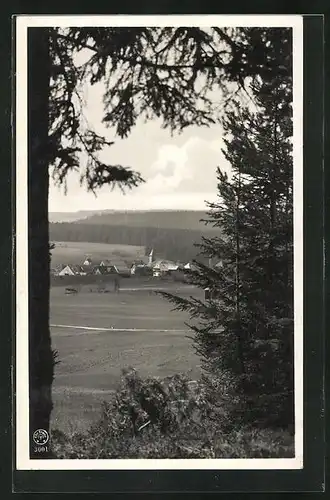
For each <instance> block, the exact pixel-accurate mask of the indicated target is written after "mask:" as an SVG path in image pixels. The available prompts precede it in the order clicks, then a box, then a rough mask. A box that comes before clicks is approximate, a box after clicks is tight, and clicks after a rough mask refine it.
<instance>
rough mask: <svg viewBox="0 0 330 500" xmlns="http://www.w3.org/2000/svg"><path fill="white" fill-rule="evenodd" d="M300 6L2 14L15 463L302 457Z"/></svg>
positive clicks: (290, 465)
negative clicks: (12, 132)
mask: <svg viewBox="0 0 330 500" xmlns="http://www.w3.org/2000/svg"><path fill="white" fill-rule="evenodd" d="M302 50H303V25H302V16H299V15H286V16H276V15H273V16H264V15H262V16H244V15H242V16H229V15H228V16H216V15H214V16H174V15H173V16H171V15H170V16H119V15H118V16H89V17H88V16H51V15H49V16H17V19H16V183H17V184H16V302H17V310H16V448H17V469H22V470H25V469H30V470H31V469H42V470H44V469H68V470H69V469H74V468H77V469H79V468H85V469H125V468H127V469H148V468H149V469H162V468H164V469H185V468H186V469H189V468H191V469H194V468H195V469H236V468H238V469H300V468H302V467H303V416H302V415H303V414H302V408H303V331H302V330H303V297H302V293H303V291H302V290H303V286H302V283H303V266H302V262H303V255H302V251H303V245H302V238H303V210H302V206H303V191H302V175H303V162H302V148H303V139H302V98H303V88H302V87H303V83H302V80H303V79H302V59H303V57H302Z"/></svg>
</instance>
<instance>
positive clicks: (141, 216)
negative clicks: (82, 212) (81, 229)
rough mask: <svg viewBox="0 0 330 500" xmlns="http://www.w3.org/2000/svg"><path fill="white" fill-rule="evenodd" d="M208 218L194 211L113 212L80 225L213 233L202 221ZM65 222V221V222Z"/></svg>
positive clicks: (88, 217)
mask: <svg viewBox="0 0 330 500" xmlns="http://www.w3.org/2000/svg"><path fill="white" fill-rule="evenodd" d="M206 217H207V215H206V213H205V212H203V211H194V210H149V211H139V210H134V211H133V210H132V211H120V210H119V211H111V210H105V211H104V212H99V213H94V214H92V215H91V214H88V213H86V216H85V217H84V218H82V217H81V218H80V220H79V221H77V222H79V223H80V224H98V225H105V224H106V225H110V226H128V227H139V228H146V227H147V228H162V229H190V230H193V231H211V230H212V229H213V228H212V226H206V225H205V223H204V222H202V221H201V219H205V218H206ZM63 222H64V221H63Z"/></svg>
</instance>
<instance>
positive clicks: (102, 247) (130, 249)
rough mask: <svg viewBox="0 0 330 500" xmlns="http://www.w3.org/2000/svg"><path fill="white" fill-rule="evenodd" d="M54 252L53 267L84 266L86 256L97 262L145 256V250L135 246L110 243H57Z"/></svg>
mask: <svg viewBox="0 0 330 500" xmlns="http://www.w3.org/2000/svg"><path fill="white" fill-rule="evenodd" d="M54 243H55V248H54V249H53V250H52V259H51V265H52V267H55V266H57V265H59V264H82V262H83V260H84V259H85V258H86V256H89V255H90V256H92V258H93V259H94V260H95V261H97V260H102V259H111V258H118V257H119V258H122V259H127V260H132V261H133V260H135V259H139V258H141V257H143V256H144V254H145V248H144V247H143V246H134V245H117V244H110V243H90V242H85V241H55V242H54Z"/></svg>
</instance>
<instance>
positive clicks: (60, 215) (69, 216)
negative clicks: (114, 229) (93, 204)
mask: <svg viewBox="0 0 330 500" xmlns="http://www.w3.org/2000/svg"><path fill="white" fill-rule="evenodd" d="M105 212H107V210H105V211H98V210H79V211H78V212H49V214H48V218H49V222H76V221H78V220H86V218H87V217H90V216H92V215H99V214H102V213H105Z"/></svg>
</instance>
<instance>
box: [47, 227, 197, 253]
mask: <svg viewBox="0 0 330 500" xmlns="http://www.w3.org/2000/svg"><path fill="white" fill-rule="evenodd" d="M202 235H203V232H202V231H197V230H190V229H169V228H159V227H158V228H157V227H131V226H126V225H125V226H124V225H121V226H120V225H114V226H110V225H106V224H87V223H85V224H83V223H77V222H75V223H65V222H63V223H51V224H50V239H51V241H88V242H91V243H116V244H122V245H138V246H144V247H146V251H148V250H149V249H151V248H153V249H154V251H155V256H156V258H157V257H158V258H166V259H171V260H175V261H176V260H180V261H183V262H185V261H189V260H191V259H194V258H196V257H197V256H198V253H199V250H198V248H196V247H195V246H194V243H200V242H201V238H202ZM203 260H204V259H203Z"/></svg>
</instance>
